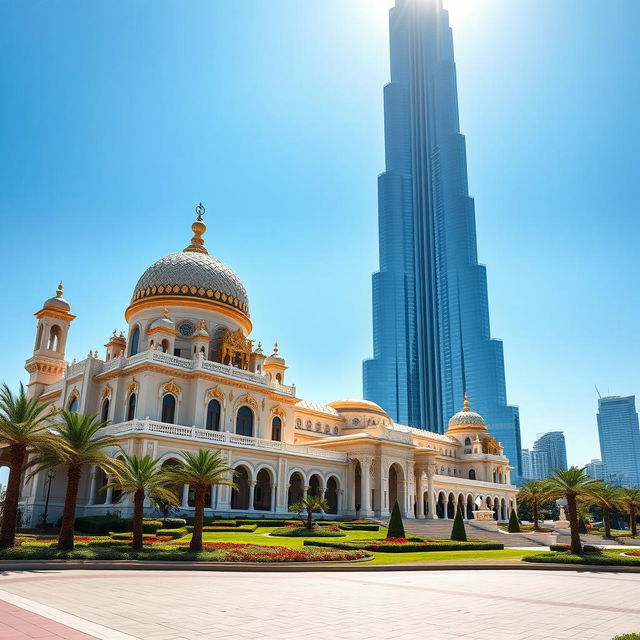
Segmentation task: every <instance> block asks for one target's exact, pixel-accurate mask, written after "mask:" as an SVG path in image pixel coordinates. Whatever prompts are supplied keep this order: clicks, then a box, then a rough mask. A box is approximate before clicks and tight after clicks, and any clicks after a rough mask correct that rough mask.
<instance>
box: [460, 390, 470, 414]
mask: <svg viewBox="0 0 640 640" xmlns="http://www.w3.org/2000/svg"><path fill="white" fill-rule="evenodd" d="M462 410H463V411H471V407H470V406H469V396H468V395H467V392H466V391H465V392H464V405H463V407H462Z"/></svg>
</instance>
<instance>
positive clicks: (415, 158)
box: [364, 0, 521, 482]
mask: <svg viewBox="0 0 640 640" xmlns="http://www.w3.org/2000/svg"><path fill="white" fill-rule="evenodd" d="M389 16H390V18H389V22H390V38H391V42H390V44H391V82H390V84H388V85H387V86H386V87H385V89H384V111H385V164H386V170H385V172H384V173H383V174H382V175H381V176H380V177H379V179H378V209H379V236H380V270H379V271H378V272H377V273H376V274H374V276H373V359H371V360H367V361H366V362H365V363H364V396H365V398H367V399H368V400H373V401H374V402H377V403H378V404H380V405H381V406H382V407H383V408H384V409H385V410H386V411H387V412H388V413H389V414H390V415H392V416H393V418H394V419H395V420H397V421H398V422H401V423H405V424H409V425H412V426H416V427H421V428H428V429H431V430H435V431H440V432H442V431H444V428H445V425H446V423H447V420H448V418H449V417H450V416H451V415H453V414H454V413H455V412H456V411H457V410H458V409H459V408H460V405H461V403H462V398H463V395H464V392H465V391H466V392H467V393H468V395H469V399H470V401H471V405H472V407H473V408H474V409H475V410H476V411H478V412H479V413H481V414H482V415H483V416H484V418H485V420H486V421H487V424H488V426H489V431H490V433H491V434H492V435H493V436H495V437H496V438H497V439H498V440H499V441H500V442H502V444H503V445H504V447H505V453H506V455H507V456H508V457H509V460H510V461H511V464H512V465H513V467H514V472H513V473H512V476H511V477H512V479H513V480H514V481H515V482H518V481H519V477H520V466H521V444H520V424H519V415H518V409H517V408H516V407H512V406H508V405H507V394H506V387H505V374H504V361H503V353H502V343H501V342H500V341H498V340H493V339H491V334H490V328H489V308H488V302H487V281H486V270H485V267H484V266H483V265H480V264H478V256H477V247H476V229H475V210H474V203H473V200H472V199H471V198H470V197H469V192H468V186H467V161H466V150H465V140H464V136H462V135H461V134H460V127H459V122H458V97H457V87H456V69H455V62H454V56H453V37H452V33H451V29H450V27H449V18H448V13H447V12H446V11H444V9H443V8H442V0H396V5H395V7H394V8H392V9H391V11H390V14H389Z"/></svg>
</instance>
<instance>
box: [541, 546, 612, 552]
mask: <svg viewBox="0 0 640 640" xmlns="http://www.w3.org/2000/svg"><path fill="white" fill-rule="evenodd" d="M570 549H571V545H569V544H550V545H549V550H550V551H569V550H570ZM582 550H583V551H584V552H585V553H599V552H600V551H602V549H601V548H600V547H596V546H595V545H593V544H583V545H582Z"/></svg>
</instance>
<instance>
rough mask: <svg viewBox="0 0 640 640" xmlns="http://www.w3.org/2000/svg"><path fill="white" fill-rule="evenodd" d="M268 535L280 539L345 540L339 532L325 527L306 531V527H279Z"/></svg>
mask: <svg viewBox="0 0 640 640" xmlns="http://www.w3.org/2000/svg"><path fill="white" fill-rule="evenodd" d="M269 535H271V536H279V537H281V538H345V537H346V535H347V534H346V533H340V532H339V531H330V530H328V529H327V528H325V527H322V528H321V527H314V528H313V529H307V528H306V527H280V528H279V529H274V530H273V531H272V532H271V533H270V534H269Z"/></svg>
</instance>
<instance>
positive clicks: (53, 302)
mask: <svg viewBox="0 0 640 640" xmlns="http://www.w3.org/2000/svg"><path fill="white" fill-rule="evenodd" d="M70 311H71V305H70V304H69V303H68V302H67V301H66V300H65V299H64V298H63V297H62V282H61V283H60V284H59V285H58V289H57V291H56V295H55V297H54V298H49V299H48V300H46V301H45V303H44V304H43V305H42V309H40V311H38V312H37V313H35V314H34V315H35V316H36V318H38V327H37V332H36V342H35V345H34V348H33V355H32V356H31V358H29V359H28V360H27V361H26V362H25V365H24V368H25V369H26V370H27V372H28V373H29V384H28V385H27V386H28V390H29V395H30V396H37V395H40V394H41V393H42V392H43V391H44V389H45V388H46V387H47V386H48V385H50V384H53V383H54V382H58V380H60V379H61V378H62V376H63V375H64V372H65V369H66V368H67V362H66V361H65V359H64V352H65V347H66V344H67V334H68V333H69V327H70V326H71V322H72V320H74V319H75V317H76V316H74V315H71V313H70Z"/></svg>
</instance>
